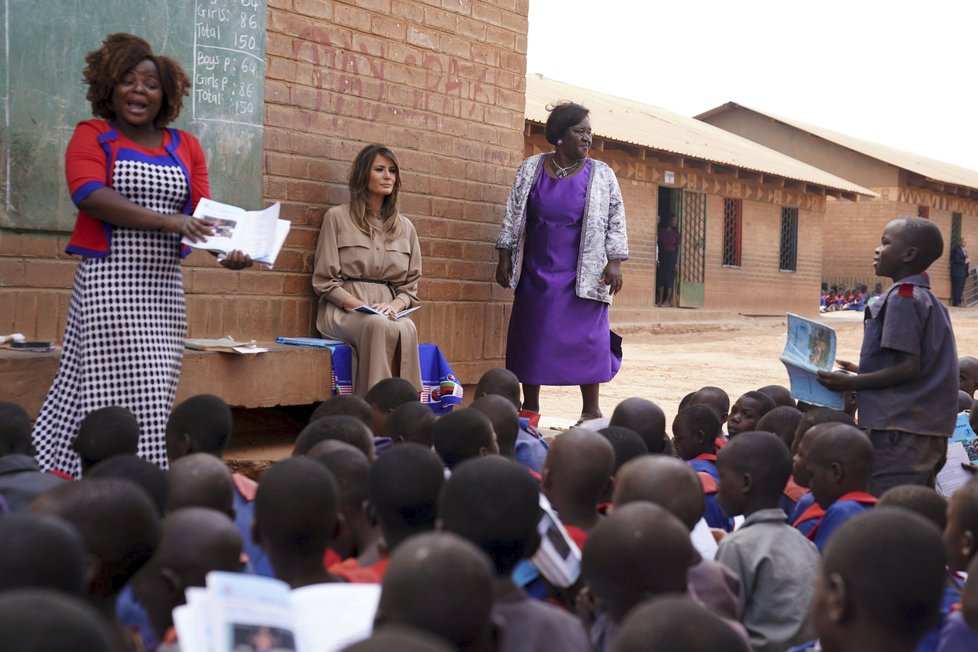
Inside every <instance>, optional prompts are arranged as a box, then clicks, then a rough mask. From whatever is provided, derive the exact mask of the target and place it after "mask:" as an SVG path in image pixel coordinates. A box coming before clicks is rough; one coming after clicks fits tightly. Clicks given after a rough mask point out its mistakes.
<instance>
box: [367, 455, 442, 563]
mask: <svg viewBox="0 0 978 652" xmlns="http://www.w3.org/2000/svg"><path fill="white" fill-rule="evenodd" d="M444 483H445V472H444V469H443V467H442V465H441V461H440V460H439V459H438V456H437V455H435V454H434V453H433V452H432V451H431V449H430V448H425V447H423V446H419V445H418V444H404V445H403V446H394V447H393V448H391V449H390V450H389V451H387V452H385V453H384V454H383V455H381V456H380V459H378V460H377V462H376V463H375V464H374V465H373V467H371V469H370V478H369V488H370V504H371V505H373V509H374V512H375V513H376V514H377V519H378V521H379V522H380V529H381V530H382V531H383V534H384V541H385V543H386V545H387V549H388V550H389V551H390V550H394V549H395V548H396V547H397V546H398V545H399V544H400V542H401V541H402V540H404V539H407V538H408V537H410V536H413V535H415V534H418V533H419V532H425V531H427V530H432V529H434V527H435V519H436V517H437V505H438V494H439V492H440V491H441V488H442V485H443V484H444Z"/></svg>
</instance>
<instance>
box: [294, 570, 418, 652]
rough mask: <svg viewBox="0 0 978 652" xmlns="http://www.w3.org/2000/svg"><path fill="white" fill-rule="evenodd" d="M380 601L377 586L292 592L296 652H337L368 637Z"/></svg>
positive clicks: (322, 586)
mask: <svg viewBox="0 0 978 652" xmlns="http://www.w3.org/2000/svg"><path fill="white" fill-rule="evenodd" d="M419 599H423V596H419ZM379 601H380V585H379V584H347V583H331V584H314V585H312V586H304V587H302V588H301V589H295V590H294V591H292V594H291V596H290V602H291V604H292V614H293V617H294V619H295V633H296V643H297V645H298V647H297V649H298V652H334V651H337V652H338V651H339V650H341V649H343V648H344V647H346V646H347V645H350V644H351V643H355V642H357V641H361V640H363V639H365V638H367V637H369V636H370V633H371V631H372V630H373V626H374V615H375V614H376V613H377V603H378V602H379Z"/></svg>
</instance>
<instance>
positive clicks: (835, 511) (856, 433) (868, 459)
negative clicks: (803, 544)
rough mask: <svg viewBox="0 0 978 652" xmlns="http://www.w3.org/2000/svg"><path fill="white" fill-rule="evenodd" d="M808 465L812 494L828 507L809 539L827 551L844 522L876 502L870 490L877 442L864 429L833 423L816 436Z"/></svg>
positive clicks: (822, 506) (818, 501) (806, 464)
mask: <svg viewBox="0 0 978 652" xmlns="http://www.w3.org/2000/svg"><path fill="white" fill-rule="evenodd" d="M804 464H805V469H806V470H807V471H808V486H809V488H810V489H811V491H812V497H813V498H814V499H815V502H816V503H818V505H819V506H820V507H821V508H822V509H824V510H825V516H823V517H822V519H821V520H820V521H819V522H818V524H816V525H815V528H814V529H813V530H812V531H811V532H809V533H808V538H809V539H811V540H812V541H814V542H815V545H816V546H817V547H818V549H819V551H823V550H824V549H825V545H826V544H827V543H828V542H829V539H830V538H831V537H832V534H833V533H834V532H835V530H836V529H837V528H838V527H839V526H840V525H842V523H844V522H845V521H847V520H848V519H850V518H852V517H853V516H855V515H856V514H858V513H860V512H862V511H865V510H867V509H871V508H872V507H873V506H874V505H876V502H877V499H876V497H875V496H871V495H870V494H869V493H868V490H869V478H870V476H871V475H872V472H873V444H872V443H871V442H870V441H869V438H868V437H867V436H866V435H865V433H863V432H862V431H861V430H859V429H857V428H855V427H853V426H847V425H844V424H833V425H831V426H829V427H827V428H826V429H825V430H824V431H822V432H820V433H819V434H818V436H817V437H815V439H814V441H813V442H812V443H811V448H810V449H809V450H808V451H807V455H806V456H805V461H804Z"/></svg>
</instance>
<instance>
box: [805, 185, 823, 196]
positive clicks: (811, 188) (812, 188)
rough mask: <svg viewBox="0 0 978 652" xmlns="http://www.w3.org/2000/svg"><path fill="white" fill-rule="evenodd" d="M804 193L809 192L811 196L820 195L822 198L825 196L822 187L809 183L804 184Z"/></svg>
mask: <svg viewBox="0 0 978 652" xmlns="http://www.w3.org/2000/svg"><path fill="white" fill-rule="evenodd" d="M805 192H810V193H812V194H813V195H820V196H822V197H824V196H825V188H823V187H822V186H816V185H814V184H811V183H806V184H805Z"/></svg>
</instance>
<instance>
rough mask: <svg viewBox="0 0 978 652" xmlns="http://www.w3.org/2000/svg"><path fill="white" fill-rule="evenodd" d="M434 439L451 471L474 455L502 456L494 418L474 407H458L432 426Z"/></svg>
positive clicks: (436, 447) (446, 466) (439, 455)
mask: <svg viewBox="0 0 978 652" xmlns="http://www.w3.org/2000/svg"><path fill="white" fill-rule="evenodd" d="M431 438H432V440H433V441H434V443H435V452H436V453H438V457H440V458H441V459H442V461H443V462H444V463H445V468H446V469H448V471H451V470H452V469H454V468H455V466H456V465H457V464H461V463H462V462H464V461H465V460H467V459H471V458H473V457H482V456H483V455H499V442H498V441H497V440H496V432H495V431H494V430H493V429H492V421H490V420H489V417H487V416H486V415H484V414H483V413H482V412H479V411H478V410H474V409H472V408H463V409H461V410H455V411H454V412H451V413H450V414H446V415H445V416H443V417H441V418H440V419H438V421H436V422H435V425H434V426H433V427H432V429H431Z"/></svg>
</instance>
